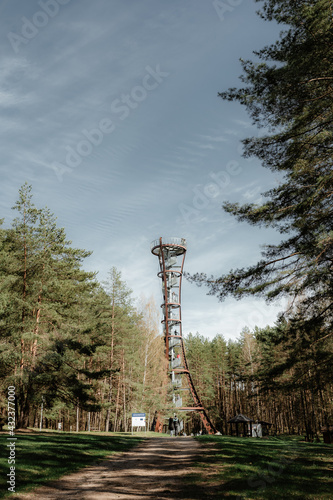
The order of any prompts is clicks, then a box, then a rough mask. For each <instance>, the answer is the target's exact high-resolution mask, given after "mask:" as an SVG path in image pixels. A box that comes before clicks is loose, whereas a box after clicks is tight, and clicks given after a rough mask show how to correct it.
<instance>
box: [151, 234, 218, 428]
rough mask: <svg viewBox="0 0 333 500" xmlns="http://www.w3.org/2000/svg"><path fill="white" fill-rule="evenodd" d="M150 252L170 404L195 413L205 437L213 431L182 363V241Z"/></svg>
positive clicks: (165, 242) (162, 242) (158, 244)
mask: <svg viewBox="0 0 333 500" xmlns="http://www.w3.org/2000/svg"><path fill="white" fill-rule="evenodd" d="M151 252H152V254H153V255H156V256H157V257H158V259H159V265H160V271H159V273H158V274H157V276H158V277H159V278H161V279H162V293H163V299H164V301H163V304H162V305H161V307H162V311H163V316H164V318H163V320H162V324H163V330H164V338H165V347H166V349H165V353H166V357H167V359H168V362H169V368H168V372H169V376H170V382H171V386H172V389H173V390H172V401H173V403H174V405H175V407H176V408H177V410H178V411H197V412H199V413H200V417H201V420H202V422H203V424H204V426H205V428H206V430H207V432H208V433H209V434H214V433H215V432H216V429H215V427H214V425H213V424H212V422H211V421H210V419H209V417H208V415H207V413H206V410H205V409H204V407H203V406H202V404H201V401H200V398H199V396H198V394H197V391H196V390H195V387H194V384H193V380H192V377H191V374H190V370H189V367H188V364H187V360H186V353H185V346H184V340H183V335H182V315H181V284H182V275H183V267H184V260H185V254H186V240H185V239H184V238H163V239H162V238H159V239H158V240H155V241H153V242H152V244H151ZM184 379H186V380H187V385H188V388H183V380H184ZM188 389H189V390H190V392H191V395H192V398H193V406H188V407H184V406H183V401H182V398H181V397H180V395H179V393H180V391H182V390H188Z"/></svg>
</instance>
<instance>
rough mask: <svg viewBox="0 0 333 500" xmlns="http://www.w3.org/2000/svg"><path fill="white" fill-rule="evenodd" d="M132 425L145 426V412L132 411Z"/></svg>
mask: <svg viewBox="0 0 333 500" xmlns="http://www.w3.org/2000/svg"><path fill="white" fill-rule="evenodd" d="M132 427H146V414H145V413H132Z"/></svg>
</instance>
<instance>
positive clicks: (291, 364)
mask: <svg viewBox="0 0 333 500" xmlns="http://www.w3.org/2000/svg"><path fill="white" fill-rule="evenodd" d="M13 209H14V210H15V211H16V212H17V217H16V218H15V219H14V221H13V223H12V226H11V227H10V228H9V229H4V228H2V229H1V232H0V235H1V239H0V242H1V243H0V245H1V246H0V252H1V269H0V273H1V274H0V276H1V278H0V286H1V288H0V297H1V302H0V304H1V309H0V314H1V316H0V321H1V323H0V328H1V344H0V349H1V365H0V376H1V386H2V390H1V423H2V424H4V423H6V414H7V392H8V387H12V386H14V387H15V393H16V425H17V427H18V428H25V427H35V428H38V427H40V425H41V416H42V419H43V420H42V428H49V429H50V428H51V429H52V428H53V429H56V428H58V424H59V423H61V425H62V429H63V430H65V431H78V430H91V431H94V430H98V431H129V430H130V422H131V414H132V412H145V413H146V415H147V419H148V425H149V427H150V428H151V426H152V423H153V418H154V415H155V414H156V412H157V413H158V414H160V415H161V416H162V419H164V423H166V421H167V418H168V417H169V416H170V415H171V414H172V412H173V411H174V408H173V407H172V404H171V403H170V401H171V396H170V394H169V392H170V390H171V388H170V386H169V379H168V364H167V360H166V359H165V354H164V339H163V338H162V336H161V334H160V327H159V323H160V320H161V317H160V312H159V308H158V307H157V306H156V304H155V302H154V299H153V298H149V299H147V298H145V297H142V298H141V299H140V300H139V301H134V299H133V298H132V295H131V290H130V289H129V288H128V286H127V284H126V283H125V282H124V281H123V280H122V277H121V273H120V272H119V271H118V270H117V269H116V268H115V267H111V269H110V271H109V273H108V278H107V280H106V281H105V282H102V283H99V282H98V281H97V279H96V273H92V272H87V271H84V268H83V267H84V259H85V258H87V257H88V256H89V255H90V253H89V252H87V251H85V250H79V249H76V248H73V247H72V246H71V242H69V241H67V240H66V235H65V231H64V229H59V228H57V225H56V219H55V217H54V215H53V214H51V213H50V211H49V210H48V209H47V208H44V209H39V208H36V207H35V205H34V203H33V200H32V187H31V186H29V185H28V184H27V183H25V184H24V185H23V186H22V187H21V189H20V190H19V197H18V201H17V202H16V204H15V206H14V207H13ZM287 332H288V323H287V322H286V320H285V319H281V320H280V321H278V322H277V324H276V325H274V326H267V327H266V328H264V329H259V328H255V329H254V331H252V332H251V331H250V330H249V329H248V328H245V329H244V330H243V331H242V332H240V333H239V339H238V340H237V341H231V340H229V341H226V340H225V339H224V338H223V336H222V335H217V336H216V337H215V338H213V339H208V338H205V337H204V332H202V334H199V333H198V332H197V333H196V334H189V335H187V336H186V337H185V339H184V342H185V349H186V353H187V359H188V363H189V366H190V370H191V374H192V377H193V380H194V383H195V386H196V389H197V391H198V393H199V395H200V397H201V399H202V402H203V404H204V406H205V408H206V410H207V411H208V413H209V416H210V418H211V420H212V422H213V423H214V425H215V427H216V428H217V429H218V430H219V431H220V432H221V433H222V434H228V433H230V426H229V425H228V424H227V422H228V420H229V419H230V418H232V417H233V416H235V415H236V414H238V413H243V414H245V415H246V416H249V417H250V418H252V419H253V420H262V421H266V422H269V423H271V424H273V426H272V432H274V433H291V434H293V433H297V434H305V435H306V436H307V439H313V438H314V437H318V438H319V435H320V428H321V426H323V425H328V424H329V423H330V421H331V419H332V408H331V401H332V396H333V394H332V392H333V391H332V389H333V388H332V377H331V373H329V372H328V371H325V370H323V369H322V366H321V360H323V359H324V358H325V354H326V355H327V351H329V352H332V347H333V346H332V343H326V347H325V352H324V351H323V348H322V346H321V344H320V343H316V342H314V343H312V344H310V346H309V345H306V343H305V342H304V341H302V338H296V339H291V338H290V337H288V335H287ZM185 399H186V398H185ZM187 403H188V404H189V405H191V401H190V399H189V396H188V401H187ZM181 418H182V419H183V420H184V423H185V429H186V431H187V432H200V431H201V430H202V424H201V421H200V418H199V415H198V414H197V413H194V412H193V413H190V414H184V415H182V416H181ZM162 421H163V420H162Z"/></svg>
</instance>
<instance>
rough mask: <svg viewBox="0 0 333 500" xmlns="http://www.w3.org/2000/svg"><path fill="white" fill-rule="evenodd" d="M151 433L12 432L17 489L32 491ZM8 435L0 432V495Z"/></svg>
mask: <svg viewBox="0 0 333 500" xmlns="http://www.w3.org/2000/svg"><path fill="white" fill-rule="evenodd" d="M149 434H150V433H147V434H145V433H138V432H136V433H135V434H134V435H133V436H132V435H131V433H119V434H109V433H95V432H94V433H67V432H61V433H58V432H41V433H40V432H31V433H24V434H19V433H17V434H15V437H16V438H17V439H16V441H15V444H16V446H15V475H16V477H15V482H16V492H22V491H23V490H31V489H33V488H35V487H37V486H41V485H42V484H45V483H46V482H48V481H53V480H54V479H58V478H59V477H61V476H63V475H64V474H67V473H69V472H72V471H75V470H78V469H81V468H83V467H85V466H88V465H91V464H93V463H94V462H97V461H98V460H100V459H103V458H105V457H107V456H110V455H112V454H114V453H118V452H122V451H127V450H129V449H130V448H132V447H133V446H135V445H137V444H139V443H140V442H141V441H142V440H143V439H144V437H145V436H148V435H149ZM8 438H9V436H8V434H1V435H0V442H1V449H2V452H1V456H0V498H4V497H6V496H7V495H11V494H12V493H11V492H8V486H9V484H7V480H8V477H7V474H8V473H9V464H8V457H9V448H8V447H7V444H9V442H10V441H9V439H8Z"/></svg>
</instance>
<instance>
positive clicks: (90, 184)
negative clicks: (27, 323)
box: [0, 0, 283, 340]
mask: <svg viewBox="0 0 333 500" xmlns="http://www.w3.org/2000/svg"><path fill="white" fill-rule="evenodd" d="M258 8H259V4H257V3H256V2H254V1H251V0H246V1H245V0H224V1H217V0H214V1H210V0H208V1H203V0H168V1H165V0H164V1H163V0H126V1H124V0H96V1H94V2H92V1H90V0H39V1H35V0H0V25H1V30H0V33H1V43H0V58H1V65H0V107H1V112H0V131H1V141H0V147H1V163H0V180H1V183H0V218H5V227H9V226H10V224H11V221H12V220H13V218H14V217H15V213H14V212H13V210H11V207H12V206H13V205H14V203H15V201H16V199H17V197H18V190H19V188H20V187H21V186H22V185H23V184H24V182H25V181H27V182H28V183H29V184H31V185H32V190H33V200H34V203H35V205H36V206H37V207H44V206H47V207H48V208H49V209H50V210H51V212H52V213H54V214H55V215H56V216H57V218H58V226H59V227H64V228H65V230H66V234H67V237H68V239H69V240H71V241H72V245H73V246H74V247H76V248H83V249H86V250H90V251H92V255H91V256H90V257H89V258H87V259H86V261H85V262H84V264H83V267H84V268H85V269H86V270H89V271H91V270H93V271H96V272H98V275H97V279H98V280H99V281H104V280H105V279H106V278H107V273H108V271H109V270H110V269H111V267H113V266H115V267H117V269H118V270H120V271H121V273H122V278H123V280H124V281H126V283H127V284H128V286H129V287H130V288H131V289H132V290H133V297H134V298H139V297H141V296H142V295H144V296H145V297H146V298H149V297H153V298H154V300H155V302H156V304H158V305H159V304H160V303H161V302H162V296H161V287H160V280H159V278H158V277H157V271H158V260H157V257H154V256H153V255H152V254H151V253H150V244H151V242H152V241H153V240H155V239H157V238H159V237H160V236H162V237H163V238H167V237H182V238H185V239H186V241H187V253H186V259H185V268H184V269H185V271H187V272H189V273H195V272H205V273H207V274H208V275H211V274H212V275H214V276H219V275H220V274H222V273H223V274H224V273H227V272H228V271H229V270H230V269H231V268H233V269H235V268H239V267H245V266H247V265H251V264H254V263H255V262H257V260H258V259H259V258H260V256H261V250H262V245H263V244H265V243H276V242H278V241H279V239H280V238H279V235H277V234H275V233H274V232H273V231H272V230H267V229H257V228H253V227H251V226H249V225H247V224H245V223H238V222H237V221H236V220H235V219H234V218H233V217H232V216H230V215H228V214H226V213H225V212H223V210H222V208H221V206H222V203H223V202H224V201H227V200H228V201H233V202H236V201H237V202H239V203H247V202H257V203H260V200H261V199H262V198H261V193H263V192H265V191H266V190H268V189H270V188H272V187H274V186H276V184H277V182H278V179H277V178H276V174H273V173H271V172H270V171H268V170H267V169H264V168H263V167H262V166H261V165H260V163H259V161H258V160H257V159H252V158H251V159H244V158H243V157H242V144H241V142H240V141H241V140H242V139H244V138H245V137H249V136H253V135H259V134H260V133H261V132H260V131H258V130H257V129H255V128H254V127H253V126H252V124H251V119H250V117H249V116H248V114H247V112H246V109H244V108H242V107H241V106H240V105H239V104H238V103H231V102H226V101H223V100H222V99H221V98H220V97H218V92H222V91H224V90H226V89H228V88H229V87H237V86H239V85H241V82H240V80H239V76H240V75H241V73H242V69H241V64H240V58H242V59H245V60H246V59H254V58H255V56H254V55H253V53H252V52H253V50H259V49H261V48H263V47H264V46H265V45H267V44H270V43H273V42H274V41H276V40H277V39H278V35H279V32H280V27H278V26H276V25H274V24H273V23H268V22H265V21H263V20H262V19H260V17H259V16H258V15H257V14H256V11H257V10H258ZM282 309H283V304H281V303H277V304H273V305H269V306H268V305H267V304H265V302H264V301H263V300H261V299H257V298H248V299H243V300H241V301H236V300H234V299H232V298H230V299H229V298H228V299H227V300H226V301H225V302H222V303H220V302H218V300H217V298H216V297H213V296H208V295H207V289H206V288H205V287H197V286H196V285H194V284H190V283H189V282H187V281H185V280H184V281H183V289H182V318H183V334H187V333H189V332H192V333H196V332H199V333H200V334H201V335H203V336H204V337H207V338H213V337H214V336H215V335H217V334H222V335H223V336H224V337H225V338H226V339H233V340H234V339H237V338H238V337H239V334H240V332H241V330H242V328H244V327H246V326H247V327H249V328H250V329H253V328H254V327H255V326H256V325H257V326H259V327H264V326H266V325H267V324H271V325H272V324H274V321H275V320H276V317H277V314H278V313H279V312H280V311H281V310H282Z"/></svg>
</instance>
